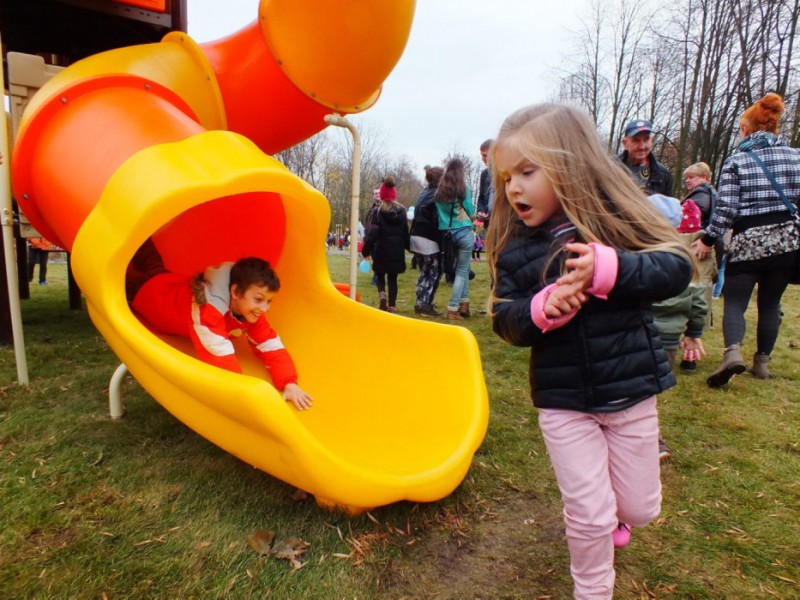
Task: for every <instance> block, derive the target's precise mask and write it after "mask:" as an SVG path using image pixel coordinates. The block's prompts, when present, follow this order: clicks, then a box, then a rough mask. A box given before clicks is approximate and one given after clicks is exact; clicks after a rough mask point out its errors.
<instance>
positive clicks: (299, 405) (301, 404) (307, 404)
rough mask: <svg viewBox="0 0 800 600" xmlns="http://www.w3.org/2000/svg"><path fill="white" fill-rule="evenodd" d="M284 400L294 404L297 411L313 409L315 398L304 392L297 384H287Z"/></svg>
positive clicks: (284, 390)
mask: <svg viewBox="0 0 800 600" xmlns="http://www.w3.org/2000/svg"><path fill="white" fill-rule="evenodd" d="M283 399H284V400H286V401H288V402H291V403H292V404H294V407H295V408H296V409H297V410H307V409H309V408H311V401H312V400H313V398H312V397H311V396H310V395H309V394H307V393H306V392H304V391H303V390H302V389H301V388H300V386H299V385H297V384H296V383H287V384H286V387H285V388H283Z"/></svg>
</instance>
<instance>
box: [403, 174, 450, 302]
mask: <svg viewBox="0 0 800 600" xmlns="http://www.w3.org/2000/svg"><path fill="white" fill-rule="evenodd" d="M442 173H444V169H442V168H441V167H431V166H426V167H425V181H426V183H427V186H426V187H425V189H424V190H422V191H421V192H420V194H419V197H418V198H417V203H416V205H415V206H414V220H413V221H412V223H411V238H410V249H411V251H412V252H413V253H414V257H415V258H416V261H417V268H419V278H418V279H417V303H416V304H415V305H414V313H415V314H418V315H421V316H424V317H438V316H440V313H439V312H438V311H437V310H436V309H435V308H434V306H433V299H434V297H435V296H436V291H437V290H438V289H439V281H440V280H441V277H442V269H441V266H442V265H441V252H440V248H439V241H440V239H441V234H440V233H439V218H438V216H437V212H436V202H435V199H434V195H435V194H436V188H437V186H438V185H439V180H440V179H441V178H442Z"/></svg>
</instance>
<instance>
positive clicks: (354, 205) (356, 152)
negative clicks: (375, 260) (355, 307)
mask: <svg viewBox="0 0 800 600" xmlns="http://www.w3.org/2000/svg"><path fill="white" fill-rule="evenodd" d="M325 122H326V123H328V124H330V125H336V126H337V127H344V128H346V129H349V130H350V133H351V134H353V177H352V183H351V187H352V192H351V196H350V299H351V300H355V299H356V283H357V280H358V241H359V240H358V200H359V196H360V195H361V135H360V134H359V133H358V129H356V126H355V125H353V124H352V123H351V122H350V121H348V120H347V119H345V118H344V117H343V116H341V115H337V114H331V115H325Z"/></svg>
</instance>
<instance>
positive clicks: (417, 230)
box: [411, 185, 441, 242]
mask: <svg viewBox="0 0 800 600" xmlns="http://www.w3.org/2000/svg"><path fill="white" fill-rule="evenodd" d="M435 195H436V187H435V186H431V185H429V186H428V187H426V188H425V189H424V190H422V191H421V192H420V194H419V196H418V197H417V203H416V205H415V206H414V221H413V222H412V223H411V235H415V236H419V237H423V238H426V239H429V240H433V241H434V242H439V241H440V240H441V233H440V232H439V217H438V213H437V212H436V201H435V199H434V196H435Z"/></svg>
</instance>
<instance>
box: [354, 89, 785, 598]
mask: <svg viewBox="0 0 800 600" xmlns="http://www.w3.org/2000/svg"><path fill="white" fill-rule="evenodd" d="M783 112H784V105H783V100H782V98H781V97H780V96H779V95H777V94H773V93H770V94H766V95H765V96H764V97H763V98H761V99H759V100H758V101H756V102H755V103H754V104H753V105H752V106H750V107H748V108H747V110H745V111H744V113H743V114H742V115H741V118H740V120H739V128H740V133H741V139H740V140H739V142H738V144H737V146H736V147H735V149H734V150H733V152H732V154H731V155H730V156H729V157H728V158H727V159H726V160H725V161H724V163H723V165H722V168H721V171H720V175H719V178H718V183H719V185H718V188H715V186H714V185H713V180H714V177H713V173H712V170H711V167H710V166H709V165H708V164H707V163H705V162H697V163H694V164H691V165H689V166H687V167H685V168H684V169H682V171H678V172H680V173H681V174H682V184H683V187H684V188H685V195H683V197H682V198H681V199H678V198H677V197H676V194H675V192H676V186H674V182H673V174H672V173H673V171H671V170H670V169H669V168H667V167H666V166H665V165H664V164H662V163H661V162H660V161H659V160H657V158H656V157H655V155H654V152H653V148H654V140H655V136H656V134H657V132H656V130H655V129H654V127H653V123H652V121H650V120H649V119H634V120H633V121H631V122H630V123H628V124H627V125H626V127H625V129H624V130H623V132H622V138H621V144H622V152H621V154H619V155H618V156H613V155H612V154H610V153H609V152H608V151H607V150H606V148H605V147H604V145H603V143H602V141H601V140H600V138H599V136H598V134H597V131H596V129H595V126H594V124H593V123H592V121H591V119H589V117H588V116H587V115H586V114H584V113H583V112H582V111H580V110H577V109H575V108H571V107H568V106H564V105H558V104H543V105H536V106H531V107H527V108H523V109H521V110H519V111H517V112H515V113H514V114H512V115H511V116H509V117H508V118H507V119H506V121H505V122H504V124H503V125H502V127H501V129H500V131H499V133H498V135H497V137H496V139H494V140H487V141H486V142H485V143H484V144H483V145H481V147H480V151H481V157H482V159H483V160H484V163H486V165H487V166H486V168H485V169H484V170H483V171H482V173H481V176H480V184H479V194H478V198H477V201H476V202H473V199H472V195H471V193H470V190H469V186H468V185H467V184H466V181H465V176H464V165H463V163H462V162H461V161H460V160H459V159H452V160H450V161H449V162H448V163H447V164H445V165H443V166H442V167H438V166H433V167H431V166H428V167H426V168H425V184H426V185H425V188H424V189H423V191H422V192H421V193H420V195H419V197H418V198H417V199H416V203H415V210H414V218H413V221H412V223H411V228H410V232H409V233H410V235H405V230H404V225H405V222H404V221H403V219H402V218H400V215H401V213H403V212H404V211H403V210H402V209H400V210H397V211H395V209H394V208H393V206H392V205H393V203H395V202H396V201H397V200H396V197H395V196H394V195H392V196H391V197H390V198H384V196H383V195H382V196H381V207H380V209H379V211H378V213H377V214H378V215H386V217H383V218H377V219H372V222H371V223H370V225H368V227H367V232H366V240H367V243H366V244H365V256H372V260H373V268H374V270H375V272H376V274H377V275H378V277H379V278H380V277H382V276H383V275H386V276H390V277H391V275H390V274H392V273H395V274H396V273H400V272H402V271H403V270H405V261H404V260H403V261H402V266H401V265H400V262H401V261H399V257H400V256H401V255H402V254H403V253H404V252H405V250H409V251H411V252H412V253H413V256H414V264H415V265H416V266H417V268H418V269H419V275H418V277H417V281H416V304H415V306H414V312H415V313H416V314H417V315H420V316H424V317H442V318H445V319H446V320H448V321H463V320H464V319H465V318H468V317H470V316H471V314H472V311H471V310H470V285H469V282H470V276H469V275H470V260H475V259H476V258H479V257H480V251H483V250H484V249H485V252H486V254H487V260H488V264H489V273H490V279H491V282H490V286H491V289H490V292H489V295H490V297H489V302H488V306H489V312H490V315H491V319H492V324H493V329H494V332H495V333H496V334H497V335H498V336H500V338H502V339H503V340H505V341H507V342H508V343H510V344H513V345H517V346H527V347H530V348H531V354H530V365H529V383H530V389H531V397H532V399H533V403H534V405H535V406H536V407H537V408H538V409H539V418H538V421H539V427H540V429H541V431H542V435H543V438H544V440H545V443H546V445H547V449H548V453H549V455H550V458H551V462H552V465H553V469H554V471H555V475H556V480H557V483H558V485H559V488H560V490H561V495H562V500H563V502H564V519H565V523H566V533H567V542H568V547H569V552H570V568H571V573H572V577H573V581H574V589H575V597H576V598H611V597H612V595H613V588H614V578H615V574H614V573H615V572H614V552H615V548H620V547H623V546H625V545H627V544H628V543H629V541H630V539H631V533H632V528H633V527H640V526H644V525H646V524H647V523H649V522H650V521H652V520H653V519H654V518H655V517H656V516H657V515H658V514H659V511H660V506H661V483H660V469H659V463H660V461H661V460H664V459H666V458H668V457H669V456H670V453H671V451H670V449H669V448H668V446H667V443H666V441H665V440H664V439H663V436H662V435H661V432H660V427H659V422H658V413H657V409H656V396H657V395H658V394H660V393H662V392H665V391H666V390H668V389H670V388H671V387H673V386H674V385H675V384H676V383H677V379H676V373H675V370H676V368H677V369H678V370H680V371H687V372H691V371H694V370H696V369H697V361H699V360H701V359H702V358H703V357H705V356H706V350H705V347H704V345H703V341H702V338H703V335H704V334H705V333H706V332H707V330H708V328H709V327H712V326H715V325H716V324H717V322H718V320H719V318H718V317H717V316H716V313H715V311H714V310H713V306H714V300H715V299H717V298H720V296H723V297H724V302H723V303H722V304H723V305H724V310H723V314H722V319H721V322H722V337H723V339H724V352H723V356H722V360H721V363H720V364H719V366H718V367H717V368H716V369H715V370H714V371H713V372H712V373H711V375H709V376H708V378H707V380H706V382H707V385H708V386H709V387H711V388H719V387H722V386H725V385H727V384H728V383H729V382H730V381H731V379H732V378H733V377H734V376H735V375H738V374H741V373H744V372H745V371H747V370H749V371H750V373H751V374H752V376H753V377H755V378H757V379H768V378H769V377H770V371H769V362H770V356H771V353H772V351H773V349H774V347H775V344H776V340H777V338H778V333H779V329H780V323H781V316H782V313H781V298H782V296H783V293H784V291H785V290H786V288H787V286H788V285H789V284H790V283H792V282H798V279H800V277H798V274H799V273H798V260H800V225H798V221H797V220H796V218H795V213H796V211H797V208H796V205H795V203H796V201H797V199H798V198H800V153H798V151H797V150H795V149H793V148H790V147H789V146H788V145H787V144H786V142H785V141H784V140H783V138H782V137H781V136H780V135H779V126H780V119H781V116H782V114H783ZM383 185H386V181H385V182H384V184H383ZM393 211H394V212H393ZM395 213H396V214H397V215H398V218H391V219H390V218H388V215H394V214H395ZM401 221H402V222H403V223H402V224H400V222H401ZM476 232H478V233H481V234H485V235H486V237H485V240H484V235H477V234H476ZM486 232H488V233H486ZM381 243H383V244H384V246H381ZM389 246H393V250H392V252H396V253H397V254H395V255H393V256H396V257H398V262H397V263H396V264H393V266H392V267H391V268H390V267H389V266H388V263H387V262H385V260H386V259H385V258H384V257H383V256H382V254H384V253H385V254H384V256H388V252H389V250H388V247H389ZM448 272H450V273H452V278H450V279H448V280H447V281H448V282H452V291H451V293H450V297H449V300H448V302H447V305H446V310H445V311H444V314H442V312H440V311H439V310H437V308H436V306H435V304H434V300H435V297H436V293H437V290H438V289H439V286H440V280H441V278H442V277H443V276H445V275H446V274H447V273H448ZM394 277H395V279H391V278H390V280H389V281H390V289H389V296H388V298H387V300H386V302H384V295H385V294H384V291H383V288H382V284H381V285H380V286H379V287H378V290H379V293H380V294H381V303H380V308H381V309H383V310H389V311H394V310H396V304H395V300H396V297H397V295H396V275H394ZM393 281H394V284H392V282H393ZM392 285H395V288H394V289H393V288H392V287H391V286H392ZM754 291H756V303H757V321H756V322H757V324H756V336H755V338H756V339H755V346H754V353H753V358H752V363H751V364H750V365H749V366H748V363H747V362H746V361H745V359H744V357H743V354H742V352H743V350H742V349H743V346H744V344H745V312H746V311H747V308H748V305H749V303H750V299H751V297H752V295H753V293H754Z"/></svg>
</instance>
